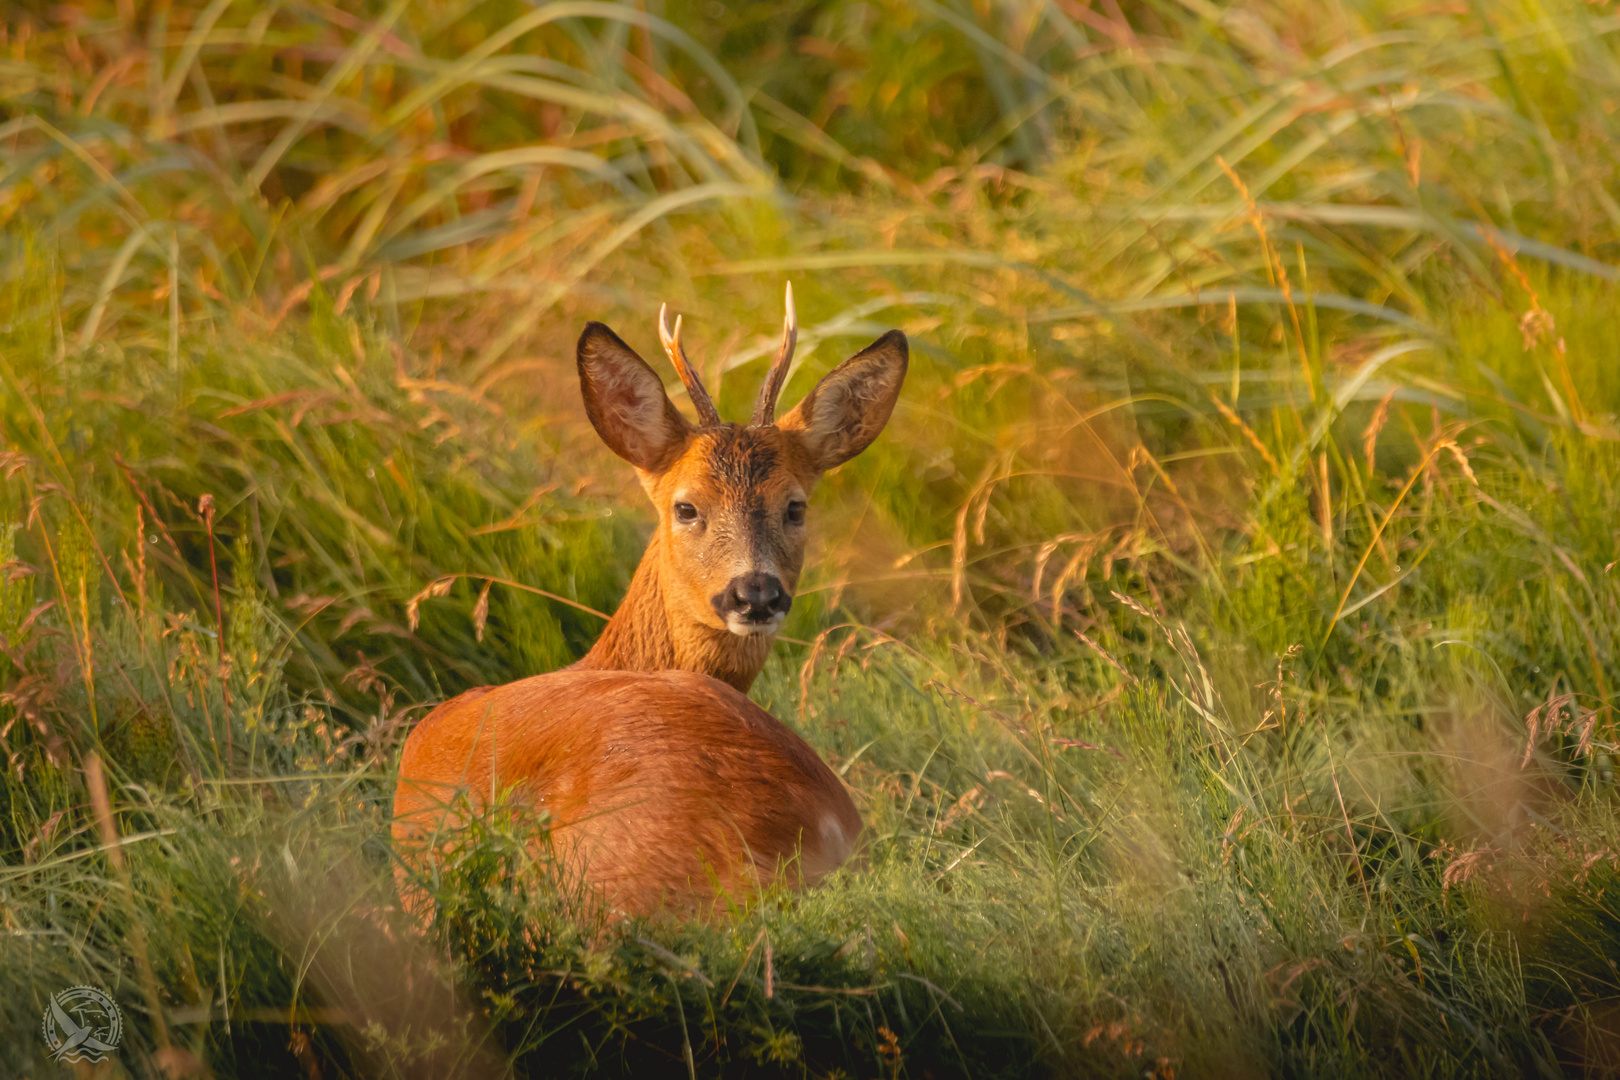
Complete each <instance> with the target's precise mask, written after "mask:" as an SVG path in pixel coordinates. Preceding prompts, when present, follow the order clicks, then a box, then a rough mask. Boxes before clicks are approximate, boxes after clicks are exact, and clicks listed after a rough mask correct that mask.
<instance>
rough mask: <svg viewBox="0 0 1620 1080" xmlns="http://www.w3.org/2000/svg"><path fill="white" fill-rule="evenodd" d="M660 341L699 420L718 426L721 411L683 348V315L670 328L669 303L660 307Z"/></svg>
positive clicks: (677, 317)
mask: <svg viewBox="0 0 1620 1080" xmlns="http://www.w3.org/2000/svg"><path fill="white" fill-rule="evenodd" d="M658 341H659V344H661V345H663V346H664V352H665V353H666V354H667V355H668V356H669V362H670V363H671V364H674V365H675V374H677V375H679V376H680V377H681V382H682V384H684V385H685V386H686V396H687V397H689V398H691V399H692V407H693V408H695V409H697V414H698V421H699V423H700V424H701V426H703V427H717V426H719V425H720V423H721V420H720V413H719V411H718V410H717V409H715V407H714V401H713V399H711V398H710V397H709V392H708V391H707V390H705V389H704V388H703V380H702V379H699V378H698V373H697V369H696V368H694V367H693V366H692V365H691V364H690V363H688V362H687V359H686V350H685V349H683V348H681V317H680V316H679V315H677V316H675V331H674V333H671V332H670V329H669V305H668V304H664V305H663V306H662V307H660V308H659V309H658Z"/></svg>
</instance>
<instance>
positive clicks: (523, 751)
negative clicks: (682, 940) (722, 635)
mask: <svg viewBox="0 0 1620 1080" xmlns="http://www.w3.org/2000/svg"><path fill="white" fill-rule="evenodd" d="M400 774H401V776H402V777H409V778H410V779H402V780H401V782H400V785H399V790H398V792H397V794H396V795H395V799H394V814H395V825H394V836H395V839H396V841H405V846H407V847H410V846H414V845H416V844H421V843H423V842H424V841H427V840H430V839H431V834H432V832H433V831H435V830H436V829H438V828H440V827H441V826H442V825H443V824H444V823H445V821H446V818H445V813H444V811H445V809H446V808H447V807H448V805H449V804H450V803H451V802H452V801H453V800H454V799H455V798H456V797H457V796H458V795H459V794H461V793H462V792H466V793H467V794H469V795H470V796H472V798H473V800H474V803H475V805H476V804H480V803H484V802H485V801H486V800H487V799H488V798H489V796H490V794H491V793H497V794H507V795H509V796H510V797H512V798H513V799H515V800H516V801H517V802H518V803H519V804H520V805H524V804H526V805H529V806H532V807H533V808H534V809H535V810H536V811H542V810H544V811H549V812H550V814H551V832H550V839H551V841H552V844H553V847H554V851H555V853H556V855H557V857H558V858H559V859H560V860H561V861H562V863H563V865H564V866H565V867H566V868H568V869H569V870H571V871H575V872H577V873H580V874H583V876H584V877H585V879H586V880H588V881H589V882H590V883H591V884H592V885H593V886H594V887H596V888H598V889H600V890H601V892H602V893H603V895H604V896H605V898H606V900H607V901H608V903H609V904H610V905H611V906H613V907H614V908H616V909H618V910H621V911H630V912H642V913H645V912H651V911H656V910H659V909H661V908H665V907H673V908H677V909H680V908H688V907H690V906H691V901H692V899H693V898H694V897H697V896H703V895H711V894H713V892H714V891H715V889H716V887H718V890H719V892H720V893H721V894H723V895H729V896H730V897H732V898H734V899H739V900H746V899H747V897H749V896H750V895H751V894H752V893H754V892H755V891H756V890H757V889H758V888H759V887H760V886H761V885H764V884H770V883H772V882H775V881H777V880H784V881H786V882H788V883H791V884H799V883H801V882H802V883H803V884H813V883H814V882H816V881H817V880H819V879H820V878H821V877H822V876H823V875H825V874H826V873H828V872H829V871H831V870H833V869H835V868H836V867H837V866H838V865H839V864H841V863H842V862H843V861H844V859H845V858H846V857H847V856H848V855H849V853H850V851H851V850H852V848H853V846H854V843H855V839H856V837H857V836H858V835H859V834H860V831H861V819H860V815H859V814H857V813H856V811H855V805H854V804H853V803H852V802H851V801H850V798H849V795H848V794H847V793H846V792H845V791H844V788H843V785H842V784H841V783H840V782H839V780H838V777H837V776H835V775H834V774H833V772H832V770H831V769H829V768H827V766H826V765H825V764H823V763H822V761H821V759H820V758H819V757H817V756H816V753H815V751H814V750H812V749H810V747H809V746H807V745H806V744H805V743H804V741H803V740H802V739H800V738H799V737H798V736H796V735H794V734H793V733H792V732H791V731H789V730H788V729H787V728H786V727H785V726H783V725H782V724H781V723H779V722H778V721H777V720H776V719H775V718H774V717H772V716H771V715H770V714H769V713H767V712H765V711H764V710H763V709H761V708H760V707H759V706H757V705H755V704H754V703H753V702H751V701H749V700H748V699H747V698H745V697H743V696H742V694H740V693H738V692H737V691H736V690H733V689H732V688H731V687H729V686H727V685H725V684H724V683H721V682H718V681H716V680H714V679H711V678H708V677H707V676H704V675H699V674H696V673H694V672H687V671H664V672H656V673H644V672H624V671H560V672H554V673H552V674H550V675H538V676H535V677H534V678H532V679H524V680H522V681H520V682H515V683H509V684H507V685H506V686H502V687H498V688H495V689H492V690H491V689H484V690H474V691H470V692H468V693H466V694H463V695H461V696H460V697H458V698H456V699H454V700H452V701H449V702H447V703H445V704H444V705H442V706H440V707H439V708H438V709H436V710H435V711H434V712H433V714H432V715H431V716H429V717H428V718H427V719H426V720H424V721H422V723H421V725H420V726H418V728H417V729H416V731H415V732H413V733H412V738H411V739H410V741H409V742H407V744H406V747H405V754H404V757H403V758H402V759H401V761H400Z"/></svg>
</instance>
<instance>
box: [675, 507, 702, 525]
mask: <svg viewBox="0 0 1620 1080" xmlns="http://www.w3.org/2000/svg"><path fill="white" fill-rule="evenodd" d="M697 518H698V512H697V507H695V506H693V505H692V504H691V503H687V502H678V503H676V504H675V520H676V521H679V522H680V523H681V524H682V525H690V524H692V522H694V521H696V520H697Z"/></svg>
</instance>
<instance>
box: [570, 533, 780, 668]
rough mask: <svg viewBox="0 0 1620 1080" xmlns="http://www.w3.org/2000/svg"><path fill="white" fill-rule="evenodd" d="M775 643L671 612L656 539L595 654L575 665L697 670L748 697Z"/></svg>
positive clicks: (765, 637) (596, 647) (588, 655)
mask: <svg viewBox="0 0 1620 1080" xmlns="http://www.w3.org/2000/svg"><path fill="white" fill-rule="evenodd" d="M772 640H773V639H772V638H771V637H770V636H767V635H759V636H756V637H739V636H738V635H736V634H733V633H731V632H730V631H728V630H716V629H715V628H714V627H711V626H706V625H704V624H703V623H700V622H694V621H691V620H688V619H683V618H680V617H679V616H678V615H676V614H675V613H673V612H671V611H670V609H669V604H668V600H667V594H666V591H665V589H664V588H663V558H662V544H661V541H660V538H659V536H658V535H657V534H655V535H654V536H653V540H652V543H651V544H649V545H647V553H646V554H645V555H643V556H642V557H641V565H640V566H638V567H636V574H635V577H633V578H631V580H630V588H629V589H628V590H627V591H626V592H625V594H624V600H623V601H621V602H620V604H619V608H618V610H617V611H615V612H614V613H613V618H611V619H609V620H608V624H607V627H606V629H604V630H603V631H602V636H601V637H599V638H597V639H596V644H595V645H593V646H591V651H590V652H588V653H586V654H585V656H584V657H583V658H582V659H581V660H580V661H579V663H578V664H577V665H575V666H576V667H579V668H585V669H594V670H604V669H605V670H614V671H669V670H672V669H678V670H681V671H697V672H701V673H703V674H704V675H710V676H713V677H714V678H716V679H719V680H720V681H721V682H726V683H730V684H731V685H732V686H735V687H736V688H737V689H738V690H740V691H742V692H743V693H745V694H746V693H748V688H749V687H750V686H752V685H753V684H754V679H755V678H756V677H757V676H758V675H759V673H760V670H761V669H762V668H763V667H764V666H765V658H766V657H767V656H769V655H770V651H771V642H772Z"/></svg>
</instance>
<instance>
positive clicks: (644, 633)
mask: <svg viewBox="0 0 1620 1080" xmlns="http://www.w3.org/2000/svg"><path fill="white" fill-rule="evenodd" d="M579 356H580V360H579V364H580V382H581V387H582V389H583V391H584V396H585V407H586V412H587V414H588V415H589V416H590V419H591V422H592V424H593V425H594V426H595V427H596V429H597V431H598V432H599V433H600V434H601V435H602V438H603V441H604V442H606V443H607V444H608V446H609V447H610V448H612V449H613V450H614V452H615V453H618V454H619V455H620V456H621V457H624V458H625V459H626V460H628V461H629V462H630V463H631V464H632V465H634V466H635V467H636V471H637V474H638V475H639V476H640V478H641V482H642V486H643V487H644V488H645V489H646V491H647V494H648V496H649V497H650V498H651V499H652V500H653V504H654V506H655V507H657V509H658V516H659V523H658V528H657V530H656V532H655V533H654V534H653V538H652V541H651V543H649V544H648V547H647V553H646V555H645V556H644V557H643V558H642V561H641V565H640V566H639V567H638V568H637V570H636V574H635V577H634V579H633V580H632V582H631V585H630V588H629V591H628V592H627V593H626V595H625V598H624V601H623V602H622V603H621V604H620V606H619V609H618V611H617V612H615V613H614V616H613V618H612V619H611V620H610V621H609V622H608V625H607V628H606V629H605V630H604V631H603V633H602V636H601V638H600V639H599V640H598V641H597V643H596V645H595V647H593V648H592V649H591V651H590V652H589V653H588V654H587V655H586V656H585V657H584V658H583V659H581V660H580V661H579V662H578V663H577V664H575V665H573V666H572V667H571V668H568V669H565V670H563V671H557V672H553V673H551V674H549V675H539V676H535V677H534V678H530V679H524V680H521V681H519V682H515V683H509V684H507V685H506V686H501V687H495V688H482V689H479V690H473V691H469V692H467V693H465V694H463V695H461V696H460V697H458V698H455V699H454V700H452V701H449V702H446V703H445V704H443V705H441V706H439V707H438V708H437V709H435V710H434V711H433V713H431V714H430V715H429V716H428V717H427V718H426V719H425V720H423V721H422V722H421V724H419V725H418V726H417V727H416V729H415V730H414V731H412V732H411V734H410V736H409V737H408V738H407V739H406V743H405V750H404V753H403V755H402V757H401V759H400V782H399V787H398V789H397V791H396V793H395V797H394V804H395V811H394V812H395V823H394V837H395V840H396V842H397V843H398V844H399V846H400V849H401V851H402V853H403V854H404V855H405V857H406V859H407V862H409V861H412V860H414V859H415V858H416V857H417V854H418V853H419V852H421V851H424V850H430V849H431V848H432V847H433V840H434V838H435V835H436V834H438V833H440V832H441V831H442V830H444V829H446V828H448V827H451V826H453V825H454V824H455V821H454V815H453V814H451V813H450V809H451V807H452V806H453V805H455V804H457V803H458V801H459V800H460V798H461V796H462V795H463V794H465V795H466V796H468V797H469V798H470V800H471V802H472V804H473V805H474V806H475V807H476V806H479V805H487V804H488V802H489V800H490V799H491V798H493V797H496V796H501V795H505V794H511V795H512V796H513V797H515V798H516V799H518V800H519V801H520V803H527V804H528V805H531V806H533V807H534V809H535V810H536V811H537V812H538V811H542V810H544V811H547V812H549V814H550V821H551V829H550V833H549V837H550V839H551V840H552V841H553V843H554V849H555V851H556V852H557V854H558V856H559V857H560V858H561V859H562V861H563V864H564V866H565V867H567V868H569V869H572V870H573V871H575V872H576V873H577V874H578V875H580V876H581V877H582V878H583V879H584V880H585V881H586V882H587V883H588V884H589V885H590V886H591V887H592V888H594V889H596V890H598V891H599V892H600V893H601V894H602V895H603V897H604V898H605V899H606V900H607V901H608V902H609V903H610V904H611V905H612V906H613V907H615V908H617V909H619V910H621V911H625V912H641V913H645V912H652V911H657V910H660V909H691V908H693V907H701V906H702V905H703V904H704V902H705V901H706V900H707V901H708V902H714V901H715V895H716V889H718V891H719V893H720V894H721V895H722V896H724V895H730V896H733V897H741V896H745V895H747V894H748V893H751V892H753V891H754V890H755V889H757V888H758V887H760V886H761V885H763V884H768V883H771V882H775V881H778V880H780V881H785V882H788V883H794V884H797V883H800V882H802V883H805V884H809V883H813V882H815V881H816V880H818V879H819V878H821V877H822V876H823V875H825V874H826V873H828V872H829V871H831V870H833V869H835V868H836V867H837V866H838V865H839V864H840V863H842V862H843V861H844V859H845V858H847V857H848V855H849V853H850V851H851V850H853V848H854V845H855V841H856V838H857V837H858V835H859V833H860V829H861V822H860V817H859V815H858V814H857V813H856V811H855V807H854V804H853V803H851V802H850V799H849V795H848V794H847V793H846V792H845V791H844V788H843V785H842V784H841V783H840V782H839V780H838V778H837V777H836V776H835V775H833V773H832V772H831V770H829V769H828V768H827V766H826V765H825V764H823V763H822V761H821V759H820V758H818V757H817V756H816V753H815V751H814V750H812V749H811V748H810V747H809V746H808V745H807V744H806V743H805V742H804V741H803V740H802V739H800V738H799V737H798V736H797V735H795V734H793V732H792V731H790V730H788V728H787V727H786V726H784V725H783V724H781V723H780V722H779V721H777V720H776V719H775V718H774V717H772V716H771V715H770V714H769V713H767V712H765V711H764V710H763V709H761V708H760V707H759V706H757V705H755V704H754V703H753V702H751V701H749V700H748V699H747V698H746V697H745V696H744V694H745V693H746V692H747V690H748V688H749V686H751V685H752V684H753V681H754V678H755V677H756V676H757V675H758V674H759V671H760V669H761V668H762V667H763V666H764V663H765V658H766V656H767V655H768V653H769V651H770V645H771V641H772V636H773V634H774V626H772V627H770V628H769V629H768V630H765V629H761V630H758V631H755V630H754V628H752V627H744V628H743V629H746V630H749V631H750V632H748V633H744V632H742V631H741V630H734V629H732V628H731V627H729V626H728V623H727V621H726V620H725V619H723V618H722V617H721V616H720V615H719V614H718V613H717V609H716V607H715V605H714V603H713V600H714V597H715V596H716V594H717V593H718V592H719V591H720V590H722V589H724V588H726V587H727V586H728V584H729V583H730V582H731V581H732V580H733V579H734V578H735V577H737V576H738V575H739V574H742V573H745V572H747V573H755V572H760V573H763V572H767V571H768V572H769V573H771V574H773V575H775V576H776V577H777V578H779V579H780V582H781V584H782V587H783V589H784V591H785V594H786V595H787V596H791V595H792V590H793V589H794V588H796V587H797V584H798V578H799V571H800V568H801V566H802V563H803V558H804V528H803V523H802V521H803V513H802V507H803V502H804V500H805V499H807V498H808V495H809V492H810V490H811V488H812V487H813V486H814V484H815V481H816V478H817V477H818V476H819V475H820V474H821V473H822V472H823V471H825V470H826V469H828V468H831V467H832V466H833V465H836V464H838V463H840V462H842V461H845V460H848V459H849V458H851V457H853V456H854V455H855V454H857V453H859V452H860V451H861V450H863V449H865V447H866V446H867V445H868V444H869V443H870V442H871V441H872V440H873V439H874V438H876V437H877V434H878V433H879V431H881V430H882V427H883V425H884V423H885V422H886V421H887V420H888V417H889V413H890V411H891V410H892V408H893V406H894V402H895V399H896V398H897V397H898V395H899V390H900V384H901V381H902V380H903V378H904V376H905V369H906V343H905V338H904V336H903V335H900V334H898V333H891V334H889V335H885V336H884V337H883V338H881V339H879V341H878V342H877V343H876V344H874V345H873V346H872V347H871V348H869V349H867V350H866V351H864V352H862V353H860V354H858V355H857V356H855V357H853V358H851V359H850V360H849V361H847V362H845V363H844V364H843V365H841V366H840V367H839V368H838V369H837V370H836V371H834V372H833V373H832V374H831V375H829V376H827V378H826V379H824V380H822V382H821V384H820V385H818V386H817V387H816V389H815V390H813V391H811V393H810V394H809V395H808V396H807V397H806V398H805V399H804V401H802V402H801V403H800V404H799V406H798V407H797V408H795V409H794V410H793V411H792V412H791V413H790V414H788V415H787V416H785V417H783V418H782V419H781V420H780V421H778V422H777V423H774V424H771V425H768V426H759V427H741V426H739V425H735V424H723V423H720V424H711V425H710V426H708V427H704V428H701V429H694V428H693V427H692V426H691V425H689V424H688V423H687V422H686V421H685V420H684V419H683V418H682V417H681V415H680V413H679V412H678V411H676V409H675V408H674V406H673V405H672V404H671V403H670V401H669V399H668V397H667V396H666V395H665V394H664V391H663V385H662V383H661V382H660V381H659V380H658V378H657V376H656V375H655V374H654V373H653V372H652V370H651V369H650V368H648V367H647V365H646V364H645V362H644V361H642V360H641V359H640V358H639V357H637V356H636V355H635V354H634V353H633V352H631V351H630V349H629V347H628V346H626V345H625V344H624V343H623V342H622V341H620V340H619V339H618V338H617V337H616V336H614V335H613V333H612V332H611V331H609V330H607V328H606V327H602V326H599V325H598V324H592V325H591V326H590V327H587V329H586V332H585V334H584V336H582V337H581V339H580V348H579ZM679 504H686V505H687V506H689V507H695V508H696V513H697V515H698V516H697V518H696V519H694V520H692V521H689V522H682V521H679V520H677V519H676V516H675V513H674V508H675V507H676V506H677V505H679ZM795 504H796V505H797V507H798V508H799V509H798V511H797V512H796V513H795V512H794V511H793V510H792V508H793V507H794V505H795ZM795 519H797V520H795ZM404 878H405V875H404V873H403V871H402V873H401V881H402V885H403V884H404Z"/></svg>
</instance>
